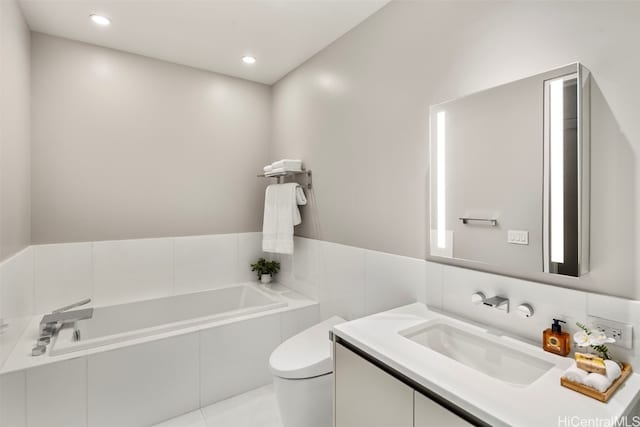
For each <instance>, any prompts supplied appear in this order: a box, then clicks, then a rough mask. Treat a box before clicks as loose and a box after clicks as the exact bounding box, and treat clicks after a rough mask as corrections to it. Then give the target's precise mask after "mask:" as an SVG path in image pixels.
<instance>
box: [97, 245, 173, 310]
mask: <svg viewBox="0 0 640 427" xmlns="http://www.w3.org/2000/svg"><path fill="white" fill-rule="evenodd" d="M93 265H94V267H93V271H94V297H95V303H96V304H97V305H105V304H117V303H122V302H127V301H133V300H141V299H148V298H158V297H163V296H168V295H171V293H172V291H173V240H172V239H140V240H117V241H107V242H96V243H94V244H93Z"/></svg>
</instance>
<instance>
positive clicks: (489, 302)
mask: <svg viewBox="0 0 640 427" xmlns="http://www.w3.org/2000/svg"><path fill="white" fill-rule="evenodd" d="M482 303H483V304H484V305H486V306H489V307H492V308H495V309H497V310H500V311H504V312H506V313H508V312H509V299H508V298H505V297H501V296H495V297H491V298H487V299H485V300H484V301H483V302H482Z"/></svg>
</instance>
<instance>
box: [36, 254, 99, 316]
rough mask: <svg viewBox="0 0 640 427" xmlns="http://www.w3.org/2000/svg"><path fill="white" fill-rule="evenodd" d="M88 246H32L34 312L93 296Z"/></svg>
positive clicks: (41, 311)
mask: <svg viewBox="0 0 640 427" xmlns="http://www.w3.org/2000/svg"><path fill="white" fill-rule="evenodd" d="M91 248H92V244H91V243H67V244H57V245H37V246H34V247H33V252H34V257H35V266H34V274H35V277H34V280H35V282H34V292H35V294H34V297H35V312H36V313H44V312H48V311H51V310H54V309H56V308H58V307H62V306H65V305H67V304H69V303H71V302H74V301H79V300H81V299H84V298H90V297H91V296H92V295H93V265H92V253H91Z"/></svg>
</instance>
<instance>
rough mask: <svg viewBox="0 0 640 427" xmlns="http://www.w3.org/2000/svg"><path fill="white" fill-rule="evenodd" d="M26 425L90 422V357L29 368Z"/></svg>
mask: <svg viewBox="0 0 640 427" xmlns="http://www.w3.org/2000/svg"><path fill="white" fill-rule="evenodd" d="M26 375H27V425H28V426H29V427H74V426H86V425H87V360H86V358H85V357H81V358H78V359H70V360H65V361H64V362H58V363H52V364H49V365H44V366H41V367H37V368H32V369H28V370H27V371H26Z"/></svg>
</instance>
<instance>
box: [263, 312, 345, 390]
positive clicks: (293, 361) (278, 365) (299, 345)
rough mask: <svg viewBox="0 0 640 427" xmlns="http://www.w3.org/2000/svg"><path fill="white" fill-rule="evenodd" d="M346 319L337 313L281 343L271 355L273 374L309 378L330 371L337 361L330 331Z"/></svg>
mask: <svg viewBox="0 0 640 427" xmlns="http://www.w3.org/2000/svg"><path fill="white" fill-rule="evenodd" d="M342 322H345V320H344V319H342V318H341V317H338V316H333V317H331V318H329V319H327V320H325V321H324V322H321V323H318V324H317V325H315V326H312V327H311V328H309V329H306V330H304V331H302V332H300V333H299V334H297V335H294V336H293V337H291V338H289V339H287V340H286V341H285V342H283V343H282V344H280V345H279V346H278V348H276V349H275V350H274V351H273V353H272V354H271V358H270V359H269V366H270V368H271V372H272V373H273V375H275V376H278V377H280V378H285V379H305V378H313V377H318V376H321V375H326V374H330V373H331V372H332V371H333V364H332V362H331V341H329V331H330V330H331V328H332V327H333V326H334V325H337V324H339V323H342Z"/></svg>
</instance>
